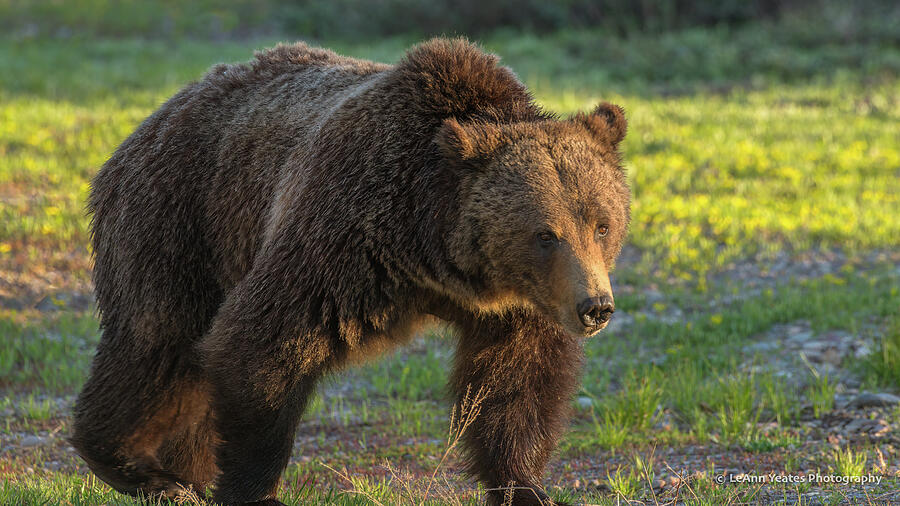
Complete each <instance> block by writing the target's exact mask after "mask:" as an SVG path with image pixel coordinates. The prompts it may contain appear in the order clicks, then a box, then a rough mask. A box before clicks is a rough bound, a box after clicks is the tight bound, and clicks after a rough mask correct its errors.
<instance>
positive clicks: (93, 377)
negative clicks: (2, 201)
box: [71, 39, 630, 505]
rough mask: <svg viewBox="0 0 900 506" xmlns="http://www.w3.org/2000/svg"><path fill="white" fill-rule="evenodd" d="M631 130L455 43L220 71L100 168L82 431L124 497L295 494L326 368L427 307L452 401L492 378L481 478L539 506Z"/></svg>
mask: <svg viewBox="0 0 900 506" xmlns="http://www.w3.org/2000/svg"><path fill="white" fill-rule="evenodd" d="M625 129H626V122H625V118H624V113H623V111H622V109H621V108H619V107H618V106H615V105H610V104H607V103H603V104H601V105H599V106H598V107H597V108H596V109H595V110H594V111H593V112H591V113H589V114H577V115H575V116H573V117H571V118H567V119H561V118H559V117H557V116H554V115H552V114H550V113H547V112H545V111H543V110H542V109H541V108H540V107H538V106H537V105H536V104H535V102H534V100H533V98H532V96H531V94H530V93H529V92H528V91H527V89H526V88H525V87H524V85H523V84H522V83H521V82H520V81H519V80H518V79H517V78H516V76H515V75H514V74H513V72H512V71H511V70H509V69H508V68H506V67H503V66H500V65H499V64H498V59H497V58H496V57H495V56H493V55H490V54H486V53H484V52H482V51H481V50H480V49H478V48H477V47H476V46H474V45H472V44H470V43H468V42H466V41H465V40H459V39H456V40H447V39H435V40H432V41H429V42H426V43H423V44H421V45H418V46H416V47H414V48H412V49H410V50H409V51H408V52H407V53H406V55H405V57H404V58H402V60H401V61H400V62H399V63H397V64H396V65H383V64H378V63H372V62H368V61H362V60H357V59H352V58H345V57H342V56H338V55H336V54H335V53H332V52H330V51H327V50H323V49H315V48H310V47H308V46H306V45H304V44H294V45H279V46H277V47H275V48H273V49H270V50H266V51H264V52H261V53H258V54H256V56H255V58H254V59H253V60H252V61H251V62H250V63H249V64H240V65H216V66H214V67H213V68H212V69H211V70H210V71H209V72H208V73H207V74H206V76H205V77H204V78H203V79H202V80H200V81H199V82H195V83H192V84H189V85H188V86H186V87H185V88H184V89H183V90H181V91H180V92H179V93H177V94H176V95H175V96H174V97H173V98H171V99H170V100H169V101H168V102H166V103H165V104H164V105H163V106H162V107H160V108H159V110H157V111H156V112H155V113H153V114H152V115H151V116H150V117H149V118H147V119H146V120H145V121H144V122H143V123H142V124H141V125H140V126H139V127H138V128H137V130H136V131H135V132H134V133H133V134H132V135H131V136H130V137H129V138H128V139H127V140H126V141H125V142H124V143H122V145H121V146H120V147H119V148H118V149H117V150H116V152H115V153H114V154H113V155H112V157H111V158H110V159H109V161H107V162H106V164H105V165H104V166H103V168H102V169H101V170H100V172H99V173H98V174H97V176H96V177H95V178H94V180H93V183H92V187H91V193H90V202H89V208H90V210H91V212H92V213H93V218H92V239H93V247H94V255H95V264H96V265H95V269H94V282H95V286H96V294H97V303H98V306H99V311H100V315H101V328H102V332H103V334H102V339H101V341H100V343H99V345H98V348H97V354H96V357H95V358H94V362H93V366H92V370H91V374H90V378H89V379H88V381H87V383H86V384H85V386H84V389H83V391H82V392H81V394H80V396H79V398H78V401H77V405H76V407H75V410H74V430H73V434H72V436H71V440H72V443H73V445H74V446H75V448H76V449H77V451H78V453H79V454H80V455H81V457H83V458H84V460H85V461H86V462H87V464H88V465H89V466H90V468H91V469H92V470H93V471H94V473H95V474H96V475H97V476H98V477H100V478H101V479H102V480H104V481H105V482H107V483H108V484H110V485H111V486H112V487H114V488H115V489H117V490H119V491H121V492H124V493H128V494H162V495H167V496H175V495H177V494H179V493H182V492H183V488H188V487H192V488H193V489H195V490H201V491H202V490H205V489H206V488H207V487H212V489H213V490H214V492H213V500H214V501H216V502H217V503H220V504H248V503H255V504H280V503H279V502H278V501H277V500H276V499H275V494H276V491H277V490H278V484H279V479H280V475H281V473H282V471H283V470H284V468H285V467H286V465H287V463H288V460H289V458H290V455H291V450H292V448H293V441H294V433H295V430H296V428H297V425H298V421H299V419H300V417H301V415H302V413H303V411H304V408H305V406H306V405H307V403H308V401H309V399H310V396H311V395H312V394H313V393H314V390H315V387H316V383H317V381H318V380H319V379H320V378H322V377H323V375H326V374H329V373H332V372H334V371H337V370H339V369H341V367H342V366H345V365H347V364H350V363H353V362H357V361H359V360H361V359H363V358H366V357H369V356H372V355H374V354H375V353H376V352H378V351H381V350H384V349H385V348H386V347H388V346H392V345H393V346H396V345H398V344H402V343H404V342H405V341H407V340H408V339H409V338H410V336H411V335H413V334H414V333H415V331H416V329H417V327H418V326H419V325H421V324H422V323H423V322H426V321H428V319H429V318H434V317H436V318H437V319H439V320H443V321H446V322H449V323H450V324H451V326H452V327H454V328H455V329H456V331H455V332H454V336H455V338H454V339H455V340H457V341H458V342H457V343H456V345H457V352H456V355H455V359H454V364H453V371H452V374H451V380H450V391H451V393H452V397H453V398H455V400H456V401H457V402H458V401H459V400H461V399H462V397H463V396H464V395H465V392H466V390H467V389H471V391H473V392H474V391H478V390H479V389H483V390H482V391H483V392H487V394H486V397H485V399H484V401H483V402H482V404H481V414H480V416H478V417H477V418H476V419H475V421H474V423H473V424H472V425H471V426H470V427H469V428H468V430H467V431H466V433H465V435H464V447H465V451H466V455H467V459H466V463H467V470H468V471H469V472H471V474H472V475H473V476H474V477H476V478H478V479H479V480H481V482H482V483H483V484H484V485H485V486H486V487H487V488H489V489H497V488H501V487H508V486H509V485H510V484H515V486H516V489H515V491H514V494H513V497H512V499H513V500H512V502H513V504H516V505H524V504H538V503H540V502H544V503H545V504H549V503H550V500H549V498H548V496H547V495H546V494H545V493H544V491H543V490H542V489H541V486H540V484H541V477H542V474H543V469H544V467H545V464H546V463H547V460H548V458H549V456H550V455H551V453H552V452H553V450H554V448H555V445H556V443H557V440H558V438H559V437H560V435H561V432H562V431H563V427H564V424H565V421H566V417H567V412H568V411H569V407H570V405H571V400H572V395H573V393H574V391H575V389H576V388H577V386H578V382H579V371H580V366H581V363H582V344H583V343H582V339H583V338H585V337H588V336H590V335H592V334H594V333H595V332H597V331H598V330H600V329H602V328H603V327H604V326H605V325H606V323H607V321H608V320H609V318H610V315H611V314H612V312H613V298H612V292H611V289H610V281H609V275H608V271H609V269H610V268H612V266H613V263H614V261H615V259H616V256H617V255H618V253H619V250H620V248H621V246H622V242H623V238H624V237H625V234H626V228H627V225H628V221H629V194H630V193H629V189H628V187H627V185H626V178H625V175H624V172H623V169H622V166H621V160H620V155H619V150H618V146H619V143H620V142H621V141H622V139H623V137H624V136H625ZM503 494H504V492H503V491H498V490H492V491H490V492H489V493H488V502H489V503H492V504H497V503H499V502H500V501H501V500H502V499H503V497H504V496H503Z"/></svg>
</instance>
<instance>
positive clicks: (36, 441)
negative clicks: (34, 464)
mask: <svg viewBox="0 0 900 506" xmlns="http://www.w3.org/2000/svg"><path fill="white" fill-rule="evenodd" d="M43 443H44V438H42V437H41V436H25V437H23V438H22V441H20V442H19V446H21V447H23V448H28V447H31V446H38V445H41V444H43Z"/></svg>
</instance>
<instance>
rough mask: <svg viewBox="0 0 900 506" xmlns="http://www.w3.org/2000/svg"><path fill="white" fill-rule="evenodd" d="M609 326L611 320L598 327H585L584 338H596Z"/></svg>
mask: <svg viewBox="0 0 900 506" xmlns="http://www.w3.org/2000/svg"><path fill="white" fill-rule="evenodd" d="M608 325H609V320H606V321H605V322H603V323H601V324H600V325H596V326H594V327H584V330H583V332H584V336H583V337H584V338H585V339H589V338H591V337H594V336H595V335H597V334H598V333H600V331H601V330H603V329H605V328H606V327H607V326H608Z"/></svg>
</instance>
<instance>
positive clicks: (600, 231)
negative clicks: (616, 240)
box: [597, 225, 609, 239]
mask: <svg viewBox="0 0 900 506" xmlns="http://www.w3.org/2000/svg"><path fill="white" fill-rule="evenodd" d="M608 233H609V225H600V226H599V227H597V239H599V238H601V237H606V234H608Z"/></svg>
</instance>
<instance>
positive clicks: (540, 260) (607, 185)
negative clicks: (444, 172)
mask: <svg viewBox="0 0 900 506" xmlns="http://www.w3.org/2000/svg"><path fill="white" fill-rule="evenodd" d="M625 130H626V121H625V115H624V112H623V110H622V109H621V108H620V107H618V106H616V105H612V104H607V103H603V104H601V105H599V106H598V107H597V108H596V109H595V110H594V111H593V112H592V113H590V114H578V115H576V116H574V117H573V118H571V119H567V120H562V121H556V120H543V121H537V122H522V123H512V124H496V123H489V122H463V123H460V122H458V121H456V120H454V119H449V120H446V121H445V122H444V124H443V126H442V127H441V129H440V131H439V132H438V134H437V137H436V142H437V144H438V146H439V147H440V150H441V153H442V156H443V157H444V159H445V161H446V163H447V166H448V167H449V170H452V171H454V172H455V177H457V178H458V181H459V185H460V209H459V218H458V220H457V222H456V225H455V227H454V228H453V229H452V231H450V233H449V234H448V236H447V237H446V238H445V240H446V241H447V247H448V249H449V251H450V256H451V258H452V259H453V261H454V262H455V263H456V264H457V265H458V266H459V267H460V268H461V269H462V270H463V271H465V272H467V273H470V275H474V276H478V277H479V278H480V279H482V280H483V282H484V283H485V284H486V285H487V289H486V290H485V291H486V292H487V293H490V294H491V297H490V298H489V299H485V300H483V301H480V302H479V301H476V303H475V306H476V307H478V305H479V304H481V305H482V306H483V307H482V309H485V310H502V309H503V307H504V306H505V307H509V306H513V305H524V306H527V307H532V308H534V309H536V310H538V311H540V312H542V313H543V314H544V315H545V316H546V317H547V318H549V319H551V320H553V321H556V322H558V323H559V324H560V325H561V326H562V327H563V328H564V329H566V330H567V331H568V332H569V333H571V334H574V335H579V336H589V335H591V334H593V333H595V332H597V331H598V330H600V329H602V328H604V327H605V326H606V324H607V322H608V321H609V318H610V316H611V314H612V312H613V310H614V305H613V294H612V289H611V287H610V281H609V270H610V269H611V268H612V267H613V264H614V262H615V260H616V257H617V256H618V254H619V251H620V250H621V248H622V242H623V240H624V238H625V235H626V232H627V227H628V221H629V217H630V204H629V202H630V198H629V196H630V192H629V189H628V186H627V183H626V179H625V174H624V172H623V170H622V166H621V159H620V154H619V150H618V146H619V143H620V142H621V141H622V139H623V138H624V137H625Z"/></svg>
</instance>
